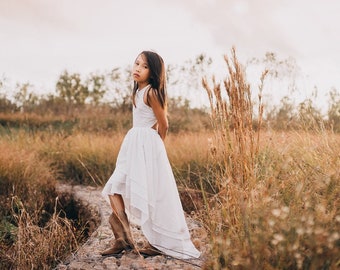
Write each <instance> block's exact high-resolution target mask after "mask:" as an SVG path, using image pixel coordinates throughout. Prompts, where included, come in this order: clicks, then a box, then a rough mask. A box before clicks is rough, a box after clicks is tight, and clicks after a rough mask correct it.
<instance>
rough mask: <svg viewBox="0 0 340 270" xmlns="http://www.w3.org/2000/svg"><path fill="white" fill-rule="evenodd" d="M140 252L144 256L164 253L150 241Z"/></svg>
mask: <svg viewBox="0 0 340 270" xmlns="http://www.w3.org/2000/svg"><path fill="white" fill-rule="evenodd" d="M139 253H140V254H142V255H143V256H144V257H148V256H157V255H163V253H162V251H160V250H159V249H157V248H155V247H154V246H151V245H150V243H148V244H147V245H146V246H145V247H144V248H142V249H140V250H139Z"/></svg>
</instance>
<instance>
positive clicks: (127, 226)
mask: <svg viewBox="0 0 340 270" xmlns="http://www.w3.org/2000/svg"><path fill="white" fill-rule="evenodd" d="M118 218H119V219H120V221H121V224H122V227H123V232H124V240H125V241H126V242H127V243H128V244H129V245H130V246H131V248H132V249H133V250H134V251H137V249H136V246H135V244H134V241H133V238H132V234H131V230H130V224H129V220H128V218H127V215H126V213H125V212H124V211H121V212H119V213H118Z"/></svg>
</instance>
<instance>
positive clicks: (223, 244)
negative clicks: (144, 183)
mask: <svg viewBox="0 0 340 270" xmlns="http://www.w3.org/2000/svg"><path fill="white" fill-rule="evenodd" d="M225 60H226V63H227V71H228V75H229V77H228V78H227V79H226V81H225V82H224V84H223V86H221V85H220V84H218V83H216V82H215V81H214V80H212V82H213V85H212V86H210V85H209V82H208V80H207V79H205V80H204V81H203V84H204V87H205V88H206V90H207V93H208V96H209V100H210V104H211V116H212V118H211V120H212V127H213V128H212V130H211V131H206V130H205V131H200V132H186V133H175V134H172V133H170V134H169V136H168V138H167V140H166V142H165V143H166V148H167V152H168V156H169V159H170V162H171V164H172V166H173V170H174V173H175V176H176V180H177V181H178V184H179V188H182V187H185V188H189V189H194V190H196V191H198V192H201V195H200V196H196V195H197V193H196V194H194V193H191V194H193V195H194V196H193V197H190V198H191V199H193V200H196V203H194V206H197V205H199V207H197V212H198V213H199V214H200V217H201V219H202V222H203V224H204V226H205V228H206V229H207V231H208V232H209V236H210V239H211V250H210V252H211V253H210V254H209V256H207V260H206V262H205V265H204V269H209V270H210V269H337V268H338V267H339V266H340V255H339V254H340V235H339V231H340V154H339V153H340V135H336V134H334V133H332V132H328V131H326V130H324V129H323V128H322V127H320V126H315V127H311V126H308V129H307V128H306V129H303V128H301V129H300V131H299V132H294V131H291V132H274V131H270V130H267V131H261V130H259V129H257V130H254V129H253V126H254V122H255V121H257V122H258V124H257V127H258V128H259V127H261V121H262V113H263V109H264V108H263V106H262V104H261V89H262V86H263V83H264V82H265V75H266V72H264V73H263V76H262V78H261V82H262V84H261V85H260V86H259V87H260V96H259V98H260V100H259V105H258V107H257V108H254V107H253V104H252V100H251V97H250V96H251V93H250V88H249V85H248V84H247V82H246V78H245V74H244V72H243V69H242V66H241V64H240V63H239V62H238V60H237V58H236V53H235V50H233V51H232V56H231V58H228V57H226V58H225ZM254 110H257V111H258V112H257V114H256V115H258V119H253V115H254ZM84 123H91V121H90V122H87V121H85V122H84ZM85 130H87V131H88V132H82V133H80V132H79V130H78V131H72V132H59V133H58V134H55V133H53V132H51V131H49V130H45V131H36V132H34V133H32V132H29V131H20V130H19V131H12V130H10V132H8V135H3V136H2V137H1V140H0V150H1V153H4V154H2V155H1V156H0V175H1V177H0V179H1V180H2V179H7V180H6V181H8V182H9V183H10V185H8V187H7V189H6V192H9V193H10V192H12V190H16V191H20V192H22V194H24V193H25V192H26V193H27V195H28V196H31V197H34V196H36V194H37V192H38V190H40V186H39V185H40V184H41V185H42V186H46V185H45V181H46V179H52V181H54V180H55V179H59V180H62V181H76V182H78V183H82V184H91V185H103V184H104V183H105V182H106V180H107V179H108V178H109V176H110V175H111V173H112V172H113V170H114V166H115V160H116V157H117V153H118V151H119V147H120V144H121V142H122V139H123V137H124V135H125V132H123V131H122V132H116V133H113V132H111V131H109V130H106V131H105V132H103V133H98V130H96V129H93V130H92V129H91V128H90V129H88V128H86V129H85ZM307 130H308V131H307ZM20 179H24V182H27V183H28V184H29V185H28V186H30V187H32V188H28V189H27V187H26V186H24V187H21V183H22V182H21V181H20ZM11 181H12V182H11ZM40 181H41V183H40ZM31 182H32V184H31ZM34 183H37V185H35V184H34ZM33 187H34V188H33ZM22 194H18V196H19V197H20V196H23V195H22ZM188 194H189V193H188ZM199 200H200V201H199ZM202 200H203V201H204V204H203V203H202ZM10 201H11V200H10ZM6 202H7V204H8V200H6V199H4V205H6V204H5V203H6ZM184 203H185V204H186V203H189V202H188V201H184ZM16 205H17V207H16V208H17V209H24V210H25V211H26V209H27V206H26V205H25V204H24V207H21V208H20V207H18V205H19V204H18V203H16ZM28 205H29V204H28ZM30 207H32V209H33V208H34V207H38V209H40V210H41V207H40V208H39V206H38V205H35V204H32V206H30ZM184 207H186V205H184ZM25 211H21V212H20V213H18V212H15V213H14V214H13V216H14V218H15V219H16V220H17V223H18V224H22V226H21V227H20V226H19V228H20V230H22V232H23V235H24V236H22V237H21V240H20V241H21V242H20V241H19V242H18V243H20V247H22V248H23V249H22V250H21V249H20V248H19V244H18V245H17V246H16V247H18V249H17V251H15V252H16V253H12V254H10V255H9V257H6V258H7V259H8V260H13V261H15V260H16V259H17V258H18V259H19V260H20V262H21V264H22V265H23V266H24V267H23V268H22V269H27V268H29V265H32V260H31V258H28V257H27V258H26V257H25V256H24V255H23V254H24V253H25V251H26V250H27V249H26V248H27V247H28V246H29V245H30V243H29V241H26V240H25V239H28V238H32V239H38V238H39V237H38V236H37V235H36V232H38V231H39V228H37V227H34V226H28V225H30V224H31V222H30V220H31V219H34V217H32V216H27V215H26V214H25V213H26V212H28V211H26V212H25ZM56 220H57V218H56V217H54V218H53V219H51V222H52V224H56V222H57V221H56ZM22 221H23V222H22ZM58 222H59V221H58ZM6 224H7V225H8V222H7V223H6ZM24 224H26V225H27V226H28V227H25V226H24ZM58 224H60V226H61V227H62V228H64V229H65V232H66V234H67V230H68V229H67V228H68V227H67V225H65V224H64V223H63V221H60V222H59V223H58ZM58 228H59V227H55V230H53V231H55V232H57V234H60V237H61V238H63V237H64V231H63V232H61V231H58V230H59V229H58ZM11 229H13V228H8V229H7V231H10V230H11ZM19 235H20V234H19ZM25 236H26V238H25ZM40 240H42V241H47V242H48V240H46V239H45V238H44V237H41V239H40ZM37 241H38V240H37ZM55 248H56V250H60V251H61V248H60V247H59V246H56V247H55ZM13 252H14V251H13ZM44 253H48V250H45V251H44ZM13 254H17V255H13ZM11 255H13V256H11ZM41 256H42V257H44V256H45V257H44V258H47V257H48V256H47V254H41ZM47 261H48V260H47ZM41 267H42V268H44V267H45V266H41Z"/></svg>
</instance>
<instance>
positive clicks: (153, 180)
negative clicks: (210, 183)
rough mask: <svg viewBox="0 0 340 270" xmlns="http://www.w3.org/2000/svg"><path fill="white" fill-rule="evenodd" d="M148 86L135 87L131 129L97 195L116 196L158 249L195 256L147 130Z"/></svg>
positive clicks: (159, 144) (157, 140)
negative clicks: (145, 96) (111, 172)
mask: <svg viewBox="0 0 340 270" xmlns="http://www.w3.org/2000/svg"><path fill="white" fill-rule="evenodd" d="M149 88H150V85H148V86H146V87H144V88H143V89H140V90H137V93H136V102H135V104H136V106H133V127H132V128H131V129H130V130H129V131H128V133H127V134H126V136H125V138H124V140H123V142H122V145H121V148H120V151H119V154H118V157H117V162H116V168H115V170H114V172H113V174H112V175H111V177H110V178H109V180H108V181H107V183H106V185H105V186H104V189H103V191H102V195H103V196H104V197H106V198H108V195H110V194H115V193H116V194H121V195H122V197H123V199H124V203H125V208H126V209H125V210H126V213H127V215H128V216H129V218H130V220H131V221H132V222H134V223H135V224H137V225H140V227H141V229H142V232H143V234H144V236H145V237H146V239H147V240H148V241H149V243H150V244H151V245H153V246H154V247H156V248H158V249H159V250H160V251H162V252H164V253H165V254H167V255H170V256H173V257H176V258H180V259H191V258H198V257H199V256H200V252H199V251H198V250H197V249H196V248H195V246H194V245H193V243H192V241H191V239H190V233H189V230H188V226H187V224H186V220H185V216H184V211H183V207H182V204H181V201H180V197H179V194H178V190H177V186H176V182H175V178H174V175H173V172H172V169H171V166H170V162H169V159H168V156H167V153H166V149H165V146H164V143H163V141H162V139H161V137H160V136H159V134H158V132H157V131H156V130H155V129H153V128H152V126H154V124H155V123H156V122H157V120H156V117H155V115H154V113H153V110H152V108H150V107H149V106H148V105H146V104H145V102H144V95H145V94H146V91H147V90H148V89H149Z"/></svg>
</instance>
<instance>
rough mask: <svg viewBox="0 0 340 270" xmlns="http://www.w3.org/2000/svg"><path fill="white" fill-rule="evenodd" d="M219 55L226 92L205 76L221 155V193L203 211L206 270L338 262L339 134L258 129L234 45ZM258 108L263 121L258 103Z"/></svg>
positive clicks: (326, 265)
mask: <svg viewBox="0 0 340 270" xmlns="http://www.w3.org/2000/svg"><path fill="white" fill-rule="evenodd" d="M225 60H226V63H227V66H228V75H229V77H228V79H227V80H226V81H225V82H224V88H225V89H224V90H225V91H226V92H225V93H224V94H225V95H224V96H223V92H222V89H221V85H220V84H217V83H216V82H214V80H213V87H212V88H211V87H210V86H209V84H208V82H207V80H204V81H203V85H204V87H205V88H206V90H207V93H208V96H209V99H210V102H211V111H212V123H213V126H214V131H215V134H216V136H215V141H214V143H215V144H216V162H221V160H222V163H221V170H220V171H219V172H216V178H215V179H216V183H215V185H217V186H219V187H220V188H219V192H218V193H216V194H215V195H214V196H213V197H212V198H211V199H210V201H209V202H207V209H208V210H207V211H206V212H203V219H204V220H205V224H206V226H207V228H208V230H209V231H210V235H211V241H212V251H211V252H212V256H210V257H209V259H208V260H207V262H206V265H205V269H320V268H322V269H335V268H336V267H339V264H340V256H339V254H340V235H339V231H340V230H339V229H340V226H339V225H340V208H339V198H340V186H339V185H340V183H339V179H340V169H339V168H340V166H339V165H340V156H339V153H340V138H339V136H335V135H334V134H332V133H327V132H326V131H324V130H320V129H319V128H318V129H316V130H315V131H314V133H311V132H310V133H307V132H303V133H290V134H284V133H283V134H275V133H272V134H270V133H266V134H265V135H263V136H262V135H260V133H259V132H258V133H257V134H256V133H255V132H254V131H253V129H252V125H251V123H252V115H253V113H254V112H253V107H252V104H251V100H250V92H249V91H250V90H249V85H248V84H247V83H246V82H245V74H244V73H243V71H242V67H241V65H240V63H238V61H237V58H236V53H235V50H232V59H231V61H230V60H229V58H228V57H226V58H225ZM264 76H265V73H264V75H263V77H262V79H261V81H262V83H263V79H264ZM261 89H262V86H260V90H261ZM258 109H259V112H258V115H259V121H261V114H262V112H263V108H262V106H261V104H260V106H259V108H258ZM259 126H260V125H259Z"/></svg>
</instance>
